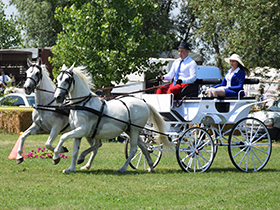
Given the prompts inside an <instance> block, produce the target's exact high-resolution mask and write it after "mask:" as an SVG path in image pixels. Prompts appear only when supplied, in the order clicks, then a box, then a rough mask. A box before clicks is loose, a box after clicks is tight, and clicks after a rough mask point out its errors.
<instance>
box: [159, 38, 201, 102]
mask: <svg viewBox="0 0 280 210" xmlns="http://www.w3.org/2000/svg"><path fill="white" fill-rule="evenodd" d="M189 51H190V48H189V45H188V43H186V42H181V43H180V45H179V47H178V54H179V56H180V58H178V59H177V60H175V61H174V62H173V64H172V67H171V69H170V71H169V72H168V74H166V75H164V76H163V77H160V76H158V77H157V78H156V79H157V80H158V81H162V80H171V79H173V78H174V81H173V82H172V83H170V84H167V85H163V86H161V87H159V88H158V89H157V90H156V92H155V93H156V94H166V93H167V94H170V93H173V94H174V97H175V98H177V96H179V95H180V92H181V90H182V89H183V88H184V87H186V86H188V85H189V84H192V83H194V82H195V80H196V74H197V64H196V62H195V61H194V60H193V59H192V58H191V57H189Z"/></svg>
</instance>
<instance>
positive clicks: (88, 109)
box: [48, 105, 169, 137]
mask: <svg viewBox="0 0 280 210" xmlns="http://www.w3.org/2000/svg"><path fill="white" fill-rule="evenodd" d="M48 107H55V108H58V109H67V110H80V111H88V112H91V113H93V114H95V115H97V116H101V115H102V116H104V117H108V118H110V119H113V120H116V121H119V122H122V123H124V124H128V122H127V121H124V120H121V119H118V118H115V117H112V116H109V115H106V114H101V112H100V111H98V110H95V109H93V108H90V107H86V106H77V105H76V106H71V105H67V106H59V107H58V106H48ZM131 125H132V126H134V127H137V128H141V129H145V130H147V131H151V132H154V133H158V134H161V135H164V136H168V137H169V135H168V134H165V133H162V132H159V131H156V130H152V129H149V128H146V127H143V126H139V125H136V124H133V123H131Z"/></svg>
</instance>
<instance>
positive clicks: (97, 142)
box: [78, 140, 102, 170]
mask: <svg viewBox="0 0 280 210" xmlns="http://www.w3.org/2000/svg"><path fill="white" fill-rule="evenodd" d="M88 142H89V144H90V143H91V142H92V141H90V140H88ZM93 143H94V144H93ZM93 143H91V145H92V146H91V147H90V148H89V149H90V150H91V151H92V153H91V155H90V158H89V160H88V162H87V164H86V165H85V166H83V167H81V170H88V169H90V167H91V165H92V162H93V160H94V158H95V156H96V154H97V151H98V149H99V147H101V146H102V142H101V140H95V141H94V142H93ZM89 149H87V150H89ZM87 150H85V151H83V152H82V153H81V155H80V157H79V158H78V164H81V163H82V162H83V161H84V160H85V156H86V155H87V154H88V153H89V152H90V151H87ZM82 159H83V160H82ZM81 160H82V162H80V161H81Z"/></svg>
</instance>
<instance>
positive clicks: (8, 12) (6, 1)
mask: <svg viewBox="0 0 280 210" xmlns="http://www.w3.org/2000/svg"><path fill="white" fill-rule="evenodd" d="M2 2H3V3H4V4H5V5H6V6H8V5H9V0H2ZM16 12H17V10H16V8H15V7H14V6H8V8H7V9H5V13H6V15H11V14H12V13H16Z"/></svg>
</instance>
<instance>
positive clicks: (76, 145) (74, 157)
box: [63, 138, 81, 173]
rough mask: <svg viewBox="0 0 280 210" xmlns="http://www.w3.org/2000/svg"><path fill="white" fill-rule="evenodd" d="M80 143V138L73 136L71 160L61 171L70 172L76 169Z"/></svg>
mask: <svg viewBox="0 0 280 210" xmlns="http://www.w3.org/2000/svg"><path fill="white" fill-rule="evenodd" d="M80 144H81V138H73V152H72V161H71V166H70V168H68V169H64V170H63V173H71V172H74V171H75V169H76V160H77V157H78V153H79V148H80Z"/></svg>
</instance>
